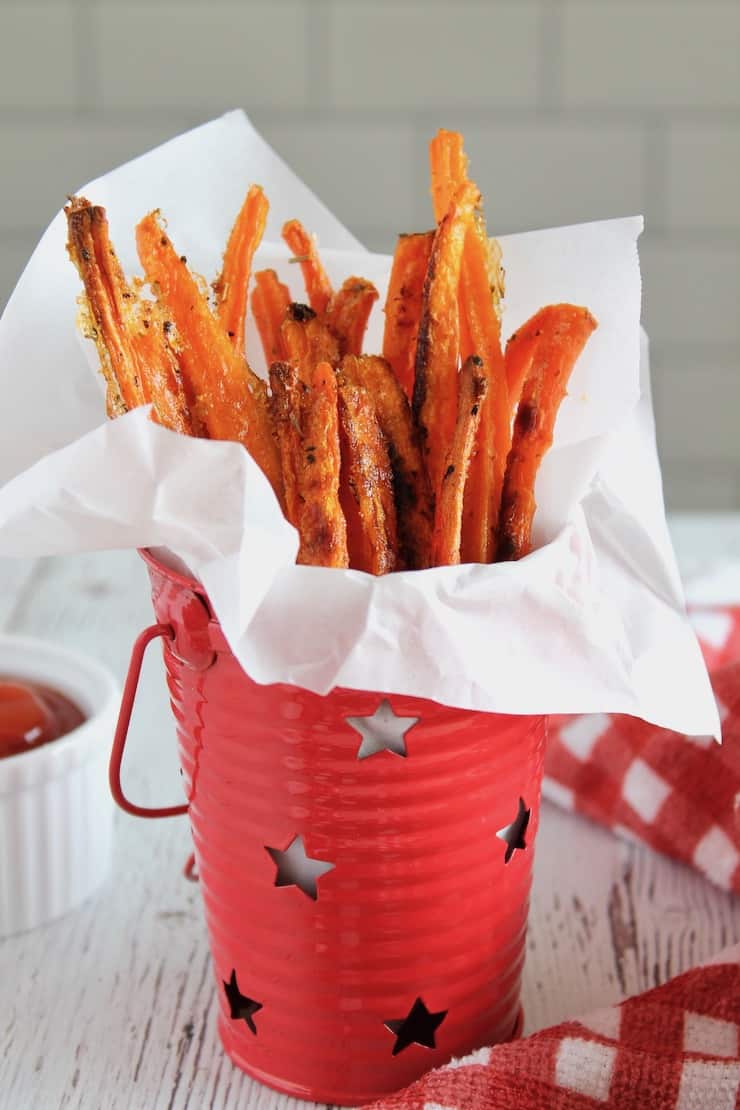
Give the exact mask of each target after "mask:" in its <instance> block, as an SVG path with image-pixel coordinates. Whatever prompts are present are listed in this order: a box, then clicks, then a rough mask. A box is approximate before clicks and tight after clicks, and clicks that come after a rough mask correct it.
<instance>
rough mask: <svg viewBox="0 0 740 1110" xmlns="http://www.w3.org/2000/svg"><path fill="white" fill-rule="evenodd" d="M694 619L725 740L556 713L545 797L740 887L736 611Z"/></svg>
mask: <svg viewBox="0 0 740 1110" xmlns="http://www.w3.org/2000/svg"><path fill="white" fill-rule="evenodd" d="M691 617H692V620H693V623H694V628H695V630H696V633H697V636H698V638H699V642H700V644H701V647H702V651H703V652H704V657H705V659H706V661H707V665H708V667H709V669H710V673H711V677H712V685H713V688H714V693H715V697H716V698H717V702H718V705H719V711H720V717H721V719H722V737H723V741H722V744H721V745H719V744H717V743H715V742H714V741H713V740H712V739H711V738H710V737H701V736H700V737H688V736H682V735H679V734H678V733H675V732H669V731H668V730H667V729H661V728H656V727H654V726H653V725H648V724H645V722H644V721H638V720H635V719H634V718H633V717H622V716H616V715H615V716H609V715H607V714H593V715H589V716H583V717H553V718H551V726H550V738H549V741H548V748H547V756H546V759H545V781H544V784H543V794H544V795H545V797H547V798H550V799H551V800H552V801H554V802H556V803H558V804H559V805H562V806H564V807H565V808H566V809H571V810H575V811H576V812H578V813H583V814H585V815H586V816H588V817H591V818H593V820H594V821H599V822H600V823H601V824H604V825H608V826H609V827H610V828H611V829H613V830H614V832H615V833H617V834H619V835H622V836H627V837H632V838H636V839H638V840H641V841H644V842H645V843H646V844H649V845H650V847H651V848H655V849H656V850H657V851H659V852H663V853H665V854H666V855H669V856H673V857H674V858H675V859H679V860H682V861H683V862H684V863H688V864H689V865H690V866H693V867H695V868H697V870H699V871H701V872H702V873H703V874H704V875H706V877H707V878H708V879H711V880H712V882H714V883H716V884H717V885H718V886H721V887H723V888H724V889H725V890H734V891H736V892H740V608H714V609H695V610H693V612H692V614H691Z"/></svg>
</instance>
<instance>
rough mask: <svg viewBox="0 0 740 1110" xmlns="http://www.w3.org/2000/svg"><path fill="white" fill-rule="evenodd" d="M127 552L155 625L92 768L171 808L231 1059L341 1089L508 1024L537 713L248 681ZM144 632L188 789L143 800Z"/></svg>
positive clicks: (515, 983) (518, 964) (386, 1088)
mask: <svg viewBox="0 0 740 1110" xmlns="http://www.w3.org/2000/svg"><path fill="white" fill-rule="evenodd" d="M142 554H143V556H144V558H145V560H146V563H147V567H148V570H149V575H150V578H151V584H152V596H153V602H154V609H155V613H156V616H157V620H158V621H159V622H160V623H159V625H157V626H153V628H152V629H149V630H147V632H146V633H144V634H143V635H142V637H140V639H139V641H137V646H136V648H135V651H134V656H133V657H132V667H131V671H130V675H129V681H128V682H127V689H126V692H125V694H124V705H123V707H122V714H121V721H120V722H119V729H118V733H117V736H116V743H115V746H114V755H113V758H112V761H111V783H112V786H113V790H114V794H115V795H116V797H117V800H118V801H119V802H120V803H121V804H123V805H124V808H126V809H128V810H129V812H136V813H139V814H141V815H149V816H165V815H168V814H170V813H173V812H178V811H179V812H182V811H184V810H185V809H187V810H188V812H189V815H190V822H191V827H192V833H193V841H194V846H195V857H196V862H197V867H198V873H199V875H200V886H201V890H202V893H203V900H204V903H205V911H206V921H207V926H208V932H209V937H210V945H211V952H212V955H213V963H214V969H215V975H216V984H217V991H218V998H219V1007H220V1013H219V1031H220V1035H221V1040H222V1042H223V1045H224V1048H225V1049H226V1052H227V1053H228V1055H229V1056H230V1057H231V1059H232V1060H233V1061H234V1062H235V1063H236V1064H237V1065H238V1066H239V1067H240V1068H242V1069H243V1070H244V1071H246V1072H248V1073H249V1074H250V1075H252V1076H254V1077H256V1078H257V1079H259V1080H261V1081H262V1082H264V1083H266V1084H268V1085H269V1086H271V1087H274V1088H276V1089H277V1090H280V1091H285V1092H287V1093H289V1094H291V1095H294V1096H296V1097H301V1098H306V1099H312V1100H314V1101H319V1102H332V1103H339V1104H359V1103H363V1102H367V1101H370V1100H372V1099H374V1098H377V1097H379V1096H381V1095H384V1094H387V1093H389V1092H392V1091H395V1090H397V1089H399V1088H401V1087H404V1086H406V1085H407V1084H409V1083H411V1082H413V1080H415V1079H417V1078H418V1077H419V1076H420V1075H421V1074H422V1073H423V1072H425V1071H427V1070H429V1069H430V1068H433V1067H436V1066H438V1065H440V1064H442V1063H444V1062H445V1061H447V1060H448V1059H449V1058H450V1057H451V1056H459V1055H463V1054H466V1053H468V1052H470V1051H471V1050H473V1049H475V1048H477V1047H480V1046H482V1045H485V1044H492V1043H495V1042H497V1041H503V1040H507V1039H509V1038H510V1037H512V1036H513V1035H515V1034H516V1033H517V1032H518V1027H519V1025H520V1010H519V989H520V980H521V970H522V964H523V961H524V938H525V929H526V920H527V907H528V899H529V888H530V882H531V872H532V855H533V845H534V838H535V833H536V830H537V823H538V815H539V800H540V785H541V779H542V760H543V749H544V740H545V730H546V729H545V726H546V719H545V718H544V717H522V716H519V717H514V716H501V715H497V714H490V713H478V712H472V711H467V710H460V709H452V708H448V707H445V706H442V705H438V704H436V703H435V702H431V701H426V700H424V699H421V698H414V697H405V696H401V695H396V694H384V693H367V692H363V691H358V690H344V689H336V690H333V691H332V692H331V693H330V694H328V695H326V696H325V697H321V696H318V695H316V694H313V693H310V692H309V691H306V690H302V689H299V688H297V687H294V686H287V685H270V686H260V685H258V684H256V683H254V682H252V681H251V679H249V678H248V677H247V676H246V674H245V673H244V671H243V670H242V669H241V667H240V665H239V663H238V662H237V660H236V659H235V657H234V656H233V655H232V653H231V651H230V650H229V648H228V645H227V644H226V641H225V639H224V637H223V633H222V632H221V629H220V626H219V624H218V622H217V621H216V620H215V618H213V616H212V614H211V610H210V607H209V603H208V599H207V597H206V595H205V593H204V592H203V590H202V588H201V587H200V586H198V584H197V583H195V582H193V581H191V580H189V579H188V578H186V577H184V576H183V575H180V574H178V573H176V572H174V571H172V570H170V569H168V568H167V567H165V566H163V565H162V564H161V563H159V562H157V561H156V560H155V559H154V558H153V557H152V555H151V554H149V553H147V552H143V553H142ZM158 635H161V636H162V637H163V638H164V641H165V644H164V657H165V663H166V667H167V676H168V684H169V690H170V697H171V701H172V708H173V711H174V714H175V718H176V722H177V733H178V737H179V745H180V758H181V763H182V768H183V775H184V781H185V788H186V793H187V797H188V800H189V804H188V806H186V807H185V806H184V807H172V808H170V809H169V810H164V811H151V812H148V811H144V810H141V809H139V808H138V807H136V806H132V805H131V804H130V803H128V802H127V801H126V800H125V798H123V796H122V793H121V789H120V777H119V771H120V761H121V756H122V752H123V744H124V742H125V734H126V727H127V725H128V719H129V717H130V711H131V705H132V702H133V697H134V694H135V688H136V679H137V677H138V668H139V667H140V665H141V656H142V655H143V652H144V649H145V647H146V644H147V643H149V642H150V641H151V640H152V639H154V638H155V637H156V636H158ZM137 653H138V654H137Z"/></svg>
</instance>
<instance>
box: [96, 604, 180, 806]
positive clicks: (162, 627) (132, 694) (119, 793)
mask: <svg viewBox="0 0 740 1110" xmlns="http://www.w3.org/2000/svg"><path fill="white" fill-rule="evenodd" d="M158 637H162V638H163V639H165V640H170V641H171V640H172V639H173V637H174V632H173V629H172V626H171V625H170V624H152V625H150V626H149V628H145V629H144V631H143V632H142V633H141V635H140V636H139V637H138V638H137V639H136V641H135V643H134V646H133V648H132V650H131V659H130V660H129V665H128V674H127V675H126V682H125V683H124V686H123V694H122V696H121V708H120V710H119V712H118V722H117V724H116V731H115V733H114V734H113V747H112V748H111V753H110V762H109V764H108V782H109V784H110V791H111V794H112V795H113V798H114V800H115V802H116V804H117V805H119V806H120V807H121V809H123V810H125V811H126V813H130V814H131V815H132V816H133V817H178V816H179V815H180V814H182V813H187V811H188V806H187V803H185V805H179V806H165V807H161V806H160V807H159V808H152V807H149V806H138V805H136V804H135V803H134V802H130V801H129V800H128V798H127V797H126V795H125V794H124V792H123V785H122V783H121V764H122V763H123V752H124V749H125V747H126V737H127V736H128V730H129V725H130V724H131V714H132V712H133V709H134V702H135V700H136V691H137V689H138V686H139V676H140V675H141V666H142V663H143V662H144V654H145V652H146V649H147V648H148V647H149V644H151V642H152V640H156V639H157V638H158Z"/></svg>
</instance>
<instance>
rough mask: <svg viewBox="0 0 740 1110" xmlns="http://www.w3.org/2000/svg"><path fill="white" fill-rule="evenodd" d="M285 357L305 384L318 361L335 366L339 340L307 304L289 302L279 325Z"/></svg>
mask: <svg viewBox="0 0 740 1110" xmlns="http://www.w3.org/2000/svg"><path fill="white" fill-rule="evenodd" d="M280 334H281V336H282V341H283V346H284V348H285V357H286V358H287V360H288V362H293V363H295V365H296V366H297V367H298V373H299V375H300V378H301V381H303V382H306V383H307V384H308V383H309V382H310V381H311V379H312V377H313V372H314V370H315V369H316V367H317V366H318V365H319V363H320V362H328V363H329V364H330V365H331V366H336V365H337V363H338V362H339V343H338V342H337V339H336V338H335V336H334V335H333V334H332V333H331V332H330V331H329V329H328V327H327V326H326V324H325V323H324V322H323V321H322V320H320V319H319V318H318V317H317V315H316V313H315V312H314V310H313V309H312V308H309V307H308V305H306V304H290V305H288V314H287V316H286V317H285V319H284V320H283V323H282V325H281V328H280Z"/></svg>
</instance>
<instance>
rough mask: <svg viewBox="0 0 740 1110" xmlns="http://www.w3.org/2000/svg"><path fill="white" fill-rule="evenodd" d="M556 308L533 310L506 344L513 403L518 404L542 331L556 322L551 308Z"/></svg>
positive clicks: (508, 378)
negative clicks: (532, 313)
mask: <svg viewBox="0 0 740 1110" xmlns="http://www.w3.org/2000/svg"><path fill="white" fill-rule="evenodd" d="M557 308H558V306H557V305H548V306H547V307H546V308H541V309H540V310H539V312H535V314H534V316H531V317H530V318H529V320H527V322H526V324H522V326H521V327H520V328H517V330H516V331H515V332H514V334H513V335H512V336H510V338H509V340H508V342H507V344H506V354H505V365H506V381H507V384H508V388H509V396H510V397H511V399H512V402H513V404H514V405H516V404H518V402H519V398H520V396H521V392H522V387H523V385H524V382H525V379H526V378H527V377H528V376H529V372H530V370H531V368H532V359H533V358H534V353H535V351H536V349H537V347H538V345H539V340H540V336H541V335H542V332H543V331H545V330H547V329H548V328H552V327H553V326H554V323H556V315H554V313H553V309H557Z"/></svg>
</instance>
